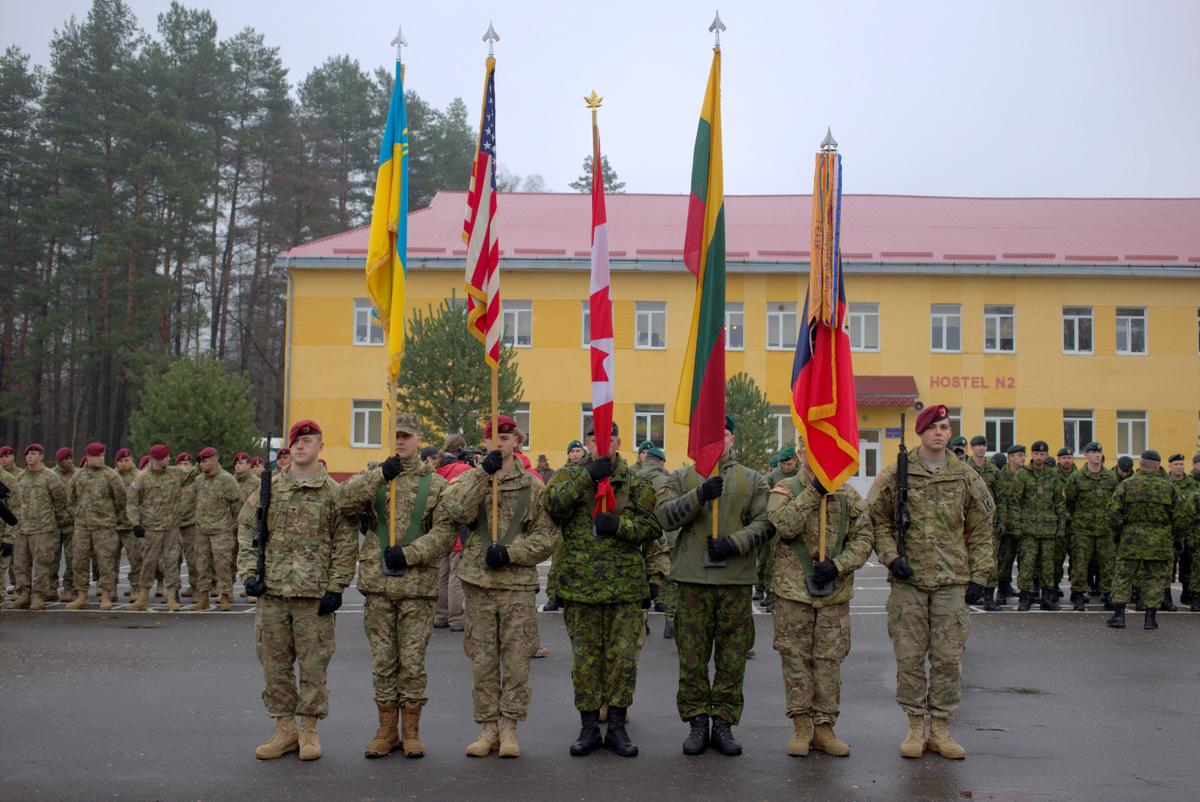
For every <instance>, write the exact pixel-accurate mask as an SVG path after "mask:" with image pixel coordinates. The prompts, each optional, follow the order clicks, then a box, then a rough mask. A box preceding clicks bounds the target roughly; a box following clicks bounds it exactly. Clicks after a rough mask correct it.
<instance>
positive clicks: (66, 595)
mask: <svg viewBox="0 0 1200 802" xmlns="http://www.w3.org/2000/svg"><path fill="white" fill-rule="evenodd" d="M51 470H52V471H54V472H55V473H56V474H58V478H59V479H61V480H62V483H63V487H65V488H69V487H70V486H71V480H72V479H73V478H75V474H76V473H78V469H77V468H76V467H75V452H73V451H72V450H71V449H70V448H69V447H67V446H63V447H62V448H60V449H58V450H57V451H55V452H54V467H53V468H51ZM74 537H75V511H74V509H73V508H72V507H71V505H70V504H68V505H67V523H66V526H64V527H63V528H62V530H60V531H59V545H58V554H56V555H54V575H53V576H51V577H50V591H49V595H48V596H46V601H59V600H60V599H61V600H62V601H71V599H73V598H75V591H73V590H72V589H71V587H72V585H74V583H75V571H74V570H73V568H74V564H75V550H74V549H73V548H72V541H73V539H74ZM64 560H65V561H66V568H65V570H64V571H63V573H62V594H61V595H60V594H59V592H58V577H59V573H58V571H59V568H62V562H63V561H64Z"/></svg>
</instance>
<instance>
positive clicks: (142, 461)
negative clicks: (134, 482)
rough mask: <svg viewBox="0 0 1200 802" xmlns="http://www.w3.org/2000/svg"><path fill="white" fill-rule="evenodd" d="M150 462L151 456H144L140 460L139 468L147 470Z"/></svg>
mask: <svg viewBox="0 0 1200 802" xmlns="http://www.w3.org/2000/svg"><path fill="white" fill-rule="evenodd" d="M149 461H150V455H149V454H147V455H146V456H144V457H142V458H141V459H140V460H138V468H145V467H146V463H147V462H149Z"/></svg>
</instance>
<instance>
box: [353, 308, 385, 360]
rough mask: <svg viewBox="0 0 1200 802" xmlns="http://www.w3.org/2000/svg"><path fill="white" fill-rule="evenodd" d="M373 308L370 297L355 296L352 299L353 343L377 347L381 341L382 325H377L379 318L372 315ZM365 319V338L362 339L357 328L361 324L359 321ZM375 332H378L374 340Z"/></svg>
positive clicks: (380, 344)
mask: <svg viewBox="0 0 1200 802" xmlns="http://www.w3.org/2000/svg"><path fill="white" fill-rule="evenodd" d="M374 312H375V308H374V307H373V306H371V299H370V298H355V299H354V333H353V343H354V344H355V345H365V346H367V347H370V348H378V347H380V346H382V345H383V344H384V343H383V327H382V326H380V325H379V320H378V319H377V318H376V317H375V315H374ZM362 320H365V322H366V324H367V338H366V339H365V340H364V339H362V338H360V337H359V334H358V329H359V326H360V325H361V323H360V321H362ZM376 332H378V341H377V340H376Z"/></svg>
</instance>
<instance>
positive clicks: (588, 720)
mask: <svg viewBox="0 0 1200 802" xmlns="http://www.w3.org/2000/svg"><path fill="white" fill-rule="evenodd" d="M622 712H623V711H622ZM609 715H612V709H611V708H609ZM579 721H580V723H581V724H582V726H581V727H580V728H579V737H578V738H576V739H575V743H573V744H571V754H572V755H574V756H575V757H583V756H584V755H590V754H591V753H592V752H595V751H596V750H597V749H599V748H600V747H601V746H602V745H603V743H604V741H603V739H601V737H600V711H599V710H583V711H580V713H579Z"/></svg>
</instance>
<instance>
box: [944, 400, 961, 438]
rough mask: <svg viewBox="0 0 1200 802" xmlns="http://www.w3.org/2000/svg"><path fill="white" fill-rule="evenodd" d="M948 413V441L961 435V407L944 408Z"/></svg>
mask: <svg viewBox="0 0 1200 802" xmlns="http://www.w3.org/2000/svg"><path fill="white" fill-rule="evenodd" d="M946 410H947V411H948V412H949V413H950V421H949V422H950V439H951V440H953V439H954V438H956V437H958V436H959V435H960V434H962V407H946Z"/></svg>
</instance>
